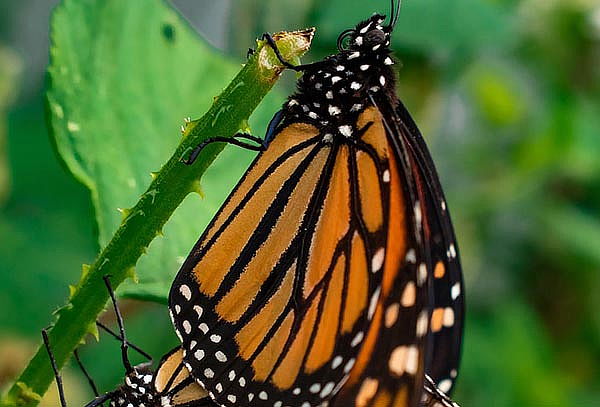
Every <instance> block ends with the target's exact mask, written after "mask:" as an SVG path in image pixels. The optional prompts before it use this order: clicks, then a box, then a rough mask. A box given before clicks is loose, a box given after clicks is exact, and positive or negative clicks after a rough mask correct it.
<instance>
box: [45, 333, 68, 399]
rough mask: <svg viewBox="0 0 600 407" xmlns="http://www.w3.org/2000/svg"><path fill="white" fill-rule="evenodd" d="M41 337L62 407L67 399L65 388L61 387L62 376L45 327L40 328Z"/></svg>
mask: <svg viewBox="0 0 600 407" xmlns="http://www.w3.org/2000/svg"><path fill="white" fill-rule="evenodd" d="M42 338H43V339H44V345H45V346H46V352H48V357H49V358H50V364H51V365H52V370H54V378H55V379H56V387H58V397H59V398H60V405H61V406H62V407H67V401H66V400H65V389H64V388H63V383H62V377H61V376H60V373H59V371H58V367H57V366H56V359H54V354H53V353H52V349H51V348H50V340H49V339H48V332H47V331H46V330H45V329H42Z"/></svg>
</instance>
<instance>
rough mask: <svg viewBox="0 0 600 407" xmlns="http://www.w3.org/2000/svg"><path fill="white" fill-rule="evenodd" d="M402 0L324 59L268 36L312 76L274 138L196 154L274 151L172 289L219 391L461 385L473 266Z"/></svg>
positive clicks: (399, 401) (349, 392) (320, 393)
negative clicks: (402, 41) (404, 90)
mask: <svg viewBox="0 0 600 407" xmlns="http://www.w3.org/2000/svg"><path fill="white" fill-rule="evenodd" d="M399 7H400V2H398V3H395V2H394V1H393V0H392V9H391V10H392V12H391V16H390V20H389V23H387V25H384V21H385V17H384V16H383V15H379V14H375V15H373V16H372V17H371V18H369V19H367V20H365V21H363V22H361V23H359V24H358V25H357V26H356V27H355V28H353V29H350V30H346V31H344V32H343V33H342V34H341V35H340V36H339V39H338V48H339V52H338V53H337V54H336V55H333V56H330V57H328V58H326V59H324V60H322V61H318V62H314V63H311V64H306V65H300V66H294V65H291V64H289V63H288V62H286V61H285V60H284V59H283V58H282V57H281V54H280V53H279V52H278V50H277V47H276V44H275V43H274V41H273V40H272V38H271V37H270V36H268V35H265V36H264V39H265V40H266V41H267V42H268V43H269V44H270V45H271V47H272V48H273V50H274V51H275V53H276V55H277V56H278V57H279V59H280V60H281V62H282V63H283V64H285V65H286V66H287V67H289V68H291V69H293V70H295V71H298V72H302V76H301V78H300V79H299V81H298V88H297V91H296V92H295V93H294V94H293V95H292V96H290V97H289V98H288V100H287V102H286V103H285V104H284V106H283V108H282V109H281V110H280V111H279V112H278V113H276V114H275V116H274V117H273V120H272V121H271V124H270V125H269V128H268V131H267V135H266V137H265V138H264V140H261V139H258V138H255V137H252V136H249V135H243V134H239V135H236V136H237V137H236V136H234V138H233V139H227V138H223V137H215V138H213V139H209V140H207V141H205V142H204V143H203V144H202V145H200V146H198V148H197V149H196V150H195V151H193V152H192V154H191V155H190V157H189V159H188V160H187V163H188V164H192V163H193V162H194V160H195V159H196V157H197V156H198V154H199V153H200V151H201V150H202V148H203V147H204V146H205V145H206V144H208V143H211V142H223V141H228V140H229V142H231V143H232V144H236V145H238V146H245V147H248V148H251V149H254V150H259V151H260V152H259V154H258V155H257V157H256V159H255V160H254V162H253V164H252V165H251V166H250V168H249V169H248V171H247V172H246V173H245V175H244V176H243V178H242V179H241V181H240V182H239V183H238V185H237V186H236V188H235V189H234V191H233V192H232V193H231V195H230V196H229V198H228V199H227V200H226V202H225V203H224V205H223V206H222V207H221V209H220V210H219V212H218V213H217V215H216V216H215V218H214V219H213V220H212V222H211V224H210V225H209V227H208V228H207V229H206V231H205V232H204V233H203V235H202V236H201V237H200V239H199V240H198V242H197V243H196V245H195V246H194V248H193V249H192V251H191V253H190V255H189V256H188V258H187V259H186V261H185V262H184V264H183V265H182V268H181V269H180V271H179V273H178V275H177V277H176V278H175V281H174V283H173V285H172V287H171V291H170V295H169V309H170V312H171V318H172V320H173V323H174V326H175V329H176V332H177V334H178V335H179V337H180V339H181V342H182V348H183V361H184V363H185V365H186V367H187V368H188V369H189V371H190V372H191V375H192V376H193V377H194V378H195V379H196V381H197V382H198V383H200V384H201V385H202V387H203V388H205V389H206V390H207V391H208V394H209V395H210V397H211V399H213V400H214V401H215V402H216V403H217V404H218V405H220V406H227V407H229V406H238V405H252V406H256V407H281V406H301V407H309V406H325V405H335V406H357V407H367V406H377V407H386V406H397V407H403V406H416V405H418V403H420V402H421V398H422V397H423V396H424V392H425V393H426V394H425V396H427V394H433V393H432V391H433V388H436V386H437V388H439V390H440V391H441V392H449V391H450V390H451V388H452V386H453V383H454V380H455V378H456V376H457V369H458V363H459V356H460V344H461V339H462V326H463V319H464V297H463V283H462V272H461V266H460V262H459V258H458V252H457V245H456V241H455V236H454V231H453V227H452V223H451V220H450V215H449V212H448V208H447V206H446V201H445V198H444V194H443V192H442V189H441V185H440V182H439V180H438V176H437V174H436V170H435V167H434V165H433V161H432V159H431V157H430V155H429V153H428V150H427V147H426V145H425V142H424V140H423V138H422V136H421V134H420V132H419V130H418V129H417V127H416V125H415V123H414V121H413V120H412V118H411V117H410V115H409V114H408V112H407V110H406V109H405V108H404V106H403V105H402V103H401V102H400V101H399V100H398V98H397V96H396V93H395V74H394V71H393V69H392V65H394V60H393V58H392V57H391V50H390V48H389V45H390V37H391V33H392V31H393V29H394V26H395V24H396V22H397V19H398V13H399ZM346 44H347V46H346ZM241 138H245V139H246V140H253V141H257V142H258V143H259V145H258V146H254V145H252V144H249V143H247V142H246V141H240V140H238V139H241ZM426 374H427V375H429V376H430V377H431V380H432V383H433V384H432V385H433V388H432V387H431V385H430V386H429V387H427V386H425V377H426ZM430 399H431V397H430ZM435 400H436V399H435V398H434V401H435ZM434 401H432V402H434Z"/></svg>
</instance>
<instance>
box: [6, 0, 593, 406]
mask: <svg viewBox="0 0 600 407" xmlns="http://www.w3.org/2000/svg"><path fill="white" fill-rule="evenodd" d="M57 3H58V2H57V1H50V0H22V1H20V2H9V1H2V2H0V310H1V312H0V386H1V387H2V388H4V387H5V386H7V385H9V384H10V381H11V379H12V378H14V375H15V374H17V373H18V372H19V371H20V370H21V369H22V367H23V366H24V364H25V363H26V361H27V358H28V357H29V356H30V355H31V353H32V352H33V351H34V349H35V346H36V344H37V343H38V342H39V331H40V329H41V328H43V327H44V326H46V325H48V324H49V323H50V322H51V320H52V317H51V313H52V311H54V310H55V309H57V308H58V307H59V306H61V305H63V304H64V302H65V299H66V297H67V295H68V288H67V286H68V284H72V283H74V282H76V281H77V280H78V278H79V275H80V270H81V264H82V263H90V262H91V261H93V259H94V257H95V254H96V252H97V251H98V243H97V242H98V237H97V226H96V222H95V220H94V214H93V211H92V206H91V203H90V198H89V193H88V192H87V190H86V189H85V188H84V187H83V186H82V185H81V184H79V183H78V182H77V181H75V180H74V178H73V177H72V176H71V175H70V174H69V173H68V171H66V169H65V168H64V166H62V165H61V163H60V161H59V160H58V159H57V156H56V154H55V151H54V149H53V146H52V143H51V141H50V138H49V136H48V131H47V126H46V118H45V114H44V98H43V94H44V86H45V80H44V72H45V69H46V66H47V63H48V47H49V36H48V33H49V18H50V12H51V9H52V7H54V6H55V5H56V4H57ZM404 3H405V4H404V8H403V11H402V14H401V17H400V20H399V23H398V29H397V33H396V37H395V40H394V44H393V47H394V49H395V51H396V56H397V57H398V58H399V59H400V60H401V61H402V64H401V65H402V66H401V68H400V69H399V95H400V97H401V98H402V99H403V100H404V102H405V104H406V105H407V106H408V107H409V110H411V111H412V113H413V115H414V116H415V119H416V121H417V123H419V125H420V127H421V129H422V130H423V132H424V133H425V136H426V138H427V140H428V142H429V145H430V147H431V150H432V154H433V156H434V159H435V161H436V163H437V166H438V169H439V172H440V176H441V178H442V182H443V184H444V187H445V190H446V193H447V198H448V203H449V206H450V208H451V210H452V214H453V218H454V222H455V226H456V231H457V236H458V239H459V244H460V249H461V257H462V261H463V266H464V272H465V279H466V284H467V301H468V302H467V307H468V308H467V311H468V317H467V327H466V333H465V343H464V358H463V364H462V369H461V374H460V379H459V381H458V387H457V392H456V395H455V398H456V399H457V400H458V401H460V402H461V404H462V405H464V406H596V405H599V403H600V401H599V400H600V312H599V311H598V310H599V309H600V272H599V271H600V216H599V215H600V1H598V0H454V1H452V2H441V1H439V0H405V2H404ZM172 7H176V8H177V9H178V10H179V11H180V12H181V13H182V15H183V16H184V17H185V18H187V19H188V21H189V23H190V24H191V25H193V26H194V27H195V28H196V29H197V30H198V31H199V32H200V33H201V35H202V36H203V37H204V38H205V39H206V40H207V41H208V42H209V43H211V44H212V45H213V46H214V47H216V48H218V49H220V50H221V51H220V52H221V53H222V54H224V55H225V58H227V59H229V60H230V62H232V63H237V64H241V63H243V62H244V59H245V54H246V50H247V48H248V47H252V46H254V38H256V37H257V36H259V35H260V34H261V33H263V32H265V31H277V30H281V29H296V28H301V27H306V26H316V27H317V29H318V31H317V36H316V38H315V42H314V46H313V48H312V49H311V51H310V53H309V55H308V56H307V57H305V59H304V60H305V61H308V60H313V59H320V58H322V57H324V56H325V55H327V54H328V53H331V52H333V51H334V50H335V40H336V38H337V33H339V32H340V31H342V30H343V29H345V28H348V27H350V26H352V25H353V24H354V23H355V22H357V21H358V20H360V19H362V18H364V17H367V16H369V15H370V14H371V13H372V12H374V11H384V12H387V10H388V2H387V1H384V0H381V1H365V0H362V1H359V0H343V1H342V0H331V1H327V2H324V1H317V0H293V1H292V0H279V1H274V0H263V1H261V2H256V1H250V0H238V1H226V0H221V1H219V2H214V1H210V0H202V1H200V0H188V1H181V0H180V1H175V2H174V4H172ZM143 12H144V10H143V9H140V13H143ZM109 62H110V61H107V63H109ZM207 80H210V78H207ZM293 82H294V75H293V74H291V73H288V74H286V76H285V77H284V79H283V80H282V81H280V83H279V84H278V85H277V87H276V89H275V90H274V92H273V94H272V95H271V96H272V98H271V100H272V99H274V100H275V101H276V102H277V103H281V102H282V101H283V100H284V97H285V95H286V94H288V93H289V92H290V91H291V90H292V89H293ZM198 92H201V89H199V90H198ZM201 95H202V94H201ZM213 96H214V95H213V94H206V95H202V97H205V98H206V99H207V100H211V98H212V97H213ZM151 113H152V114H156V112H151ZM201 113H202V112H196V113H195V117H198V116H200V115H201ZM149 114H150V113H149ZM186 115H187V113H186V112H182V113H181V117H184V116H186ZM263 115H264V114H263ZM264 121H265V120H264V119H262V118H261V119H257V123H259V126H256V125H255V126H254V127H253V128H254V132H255V133H256V134H261V133H262V132H263V128H264ZM172 133H173V134H172V135H165V137H170V136H172V137H174V138H177V137H178V134H177V129H176V128H174V129H173V131H172ZM237 151H238V150H234V151H233V152H229V151H228V152H227V153H229V154H237ZM167 155H168V153H167ZM247 158H248V157H247ZM247 158H245V159H246V160H247ZM244 162H247V161H244ZM226 168H227V167H221V169H220V171H219V172H217V173H214V174H213V182H217V183H218V182H220V180H221V178H222V179H223V181H222V182H223V183H225V184H226V185H230V184H231V183H232V182H234V181H235V180H232V179H231V178H232V177H233V178H235V177H236V176H237V174H238V173H237V172H236V173H234V174H230V173H227V171H226ZM220 177H221V178H220ZM215 180H216V181H215ZM204 190H205V193H206V194H207V195H209V194H210V193H211V189H210V185H204ZM198 234H200V230H198ZM168 237H169V236H168V235H167V237H166V238H168ZM175 271H176V269H174V270H173V271H172V272H173V273H175ZM123 310H124V313H125V317H126V324H127V329H128V333H129V336H130V338H131V340H132V341H134V342H136V343H137V344H139V345H140V346H142V347H144V348H145V349H147V350H149V351H150V352H151V353H152V354H153V355H155V357H156V358H159V357H160V355H161V354H162V353H164V352H165V351H166V350H168V349H170V347H171V346H173V345H174V344H175V343H176V339H175V337H174V335H173V333H172V328H171V325H170V322H169V321H168V316H167V312H166V308H165V307H164V305H160V304H151V303H141V302H134V301H126V302H124V304H123ZM105 318H106V320H107V321H108V322H113V321H112V319H111V316H110V315H108V316H106V317H105ZM149 326H150V327H151V328H150V329H151V332H152V334H151V335H149V334H148V331H149ZM102 339H103V340H102V341H101V342H100V343H99V344H90V345H86V346H85V347H84V348H83V349H82V350H81V354H82V357H83V359H84V361H85V362H86V364H87V366H88V367H89V369H90V370H91V372H92V375H93V376H94V378H95V379H96V380H97V382H98V384H99V386H100V388H101V389H103V390H109V389H112V388H113V387H114V386H115V385H116V384H117V383H119V381H120V378H121V377H122V374H123V372H122V368H121V367H120V366H121V365H120V362H119V352H118V343H116V342H115V341H113V340H110V339H109V338H106V337H103V338H102ZM66 376H67V390H68V397H69V399H70V401H71V405H80V404H81V403H82V402H83V401H84V400H87V399H89V398H91V395H90V393H89V391H88V390H87V388H86V387H85V385H84V384H85V383H84V380H83V378H82V377H81V375H80V374H79V373H78V372H77V371H76V370H75V369H74V368H73V367H68V368H67V370H66ZM46 403H47V404H46V405H48V406H55V405H56V401H53V400H51V399H50V400H48V401H47V402H46Z"/></svg>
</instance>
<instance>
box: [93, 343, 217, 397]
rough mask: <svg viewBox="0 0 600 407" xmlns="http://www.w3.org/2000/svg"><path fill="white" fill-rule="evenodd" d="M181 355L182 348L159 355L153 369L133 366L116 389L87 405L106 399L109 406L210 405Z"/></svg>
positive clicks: (146, 366)
mask: <svg viewBox="0 0 600 407" xmlns="http://www.w3.org/2000/svg"><path fill="white" fill-rule="evenodd" d="M182 358H183V351H182V349H181V348H175V349H173V350H172V351H171V352H169V353H167V354H166V355H165V356H164V357H163V358H162V360H161V362H160V364H159V366H158V369H157V370H156V371H155V372H154V371H153V370H152V369H151V367H150V363H144V364H141V365H138V366H136V367H134V368H133V369H132V371H131V372H130V373H128V374H127V376H125V381H124V383H123V384H122V385H121V386H120V387H119V388H118V389H116V390H115V391H112V392H110V393H106V394H104V395H103V396H100V397H97V398H96V399H95V400H94V401H92V402H90V403H88V404H87V405H86V407H96V406H99V405H102V403H103V402H107V401H108V402H109V406H110V407H202V406H213V405H214V404H213V403H212V402H211V401H210V399H209V397H208V394H207V393H206V391H205V390H204V389H203V388H202V387H200V386H199V385H198V384H197V383H196V382H195V381H194V379H193V378H192V377H191V376H190V374H189V370H188V369H187V368H186V367H185V366H184V363H183V360H182Z"/></svg>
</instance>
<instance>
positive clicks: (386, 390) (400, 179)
mask: <svg viewBox="0 0 600 407" xmlns="http://www.w3.org/2000/svg"><path fill="white" fill-rule="evenodd" d="M367 111H368V112H370V115H371V116H372V117H373V119H372V120H373V121H375V122H379V126H377V129H378V132H377V133H376V134H375V135H373V136H374V137H376V138H377V139H378V140H379V144H382V145H384V146H385V149H386V150H387V151H388V152H389V153H388V167H389V173H388V175H387V177H386V178H387V179H388V184H389V190H390V192H389V205H388V210H389V223H388V231H387V233H388V238H387V249H386V259H385V264H384V275H383V282H382V295H381V297H380V301H379V303H378V304H377V307H376V311H375V315H374V317H373V321H372V324H371V326H370V329H369V332H368V334H367V337H366V340H365V342H364V344H363V347H362V348H361V352H360V354H359V357H358V360H357V363H356V364H355V366H354V368H353V370H352V371H351V373H350V376H349V379H348V381H347V382H346V384H345V385H344V387H343V388H342V390H341V392H340V394H339V395H338V396H337V397H336V398H335V401H334V405H336V406H337V405H339V406H345V405H353V406H357V407H367V406H377V407H386V406H398V407H403V406H416V405H417V404H418V402H419V400H420V399H421V395H422V389H423V380H424V375H425V366H426V361H427V360H428V355H427V350H428V347H427V344H428V320H429V310H430V299H431V295H432V293H431V290H432V286H431V281H430V279H429V278H428V277H427V267H428V266H427V265H428V263H429V261H428V258H427V256H428V252H429V249H428V243H427V241H426V240H425V239H424V228H423V224H422V217H421V216H420V215H419V213H421V204H420V202H421V200H420V195H422V191H420V190H419V187H418V186H419V185H418V182H419V178H418V177H419V174H418V172H415V168H416V167H415V165H414V164H415V163H414V161H413V160H412V158H411V156H410V154H409V150H407V148H406V146H405V145H404V142H403V140H402V139H398V138H395V134H396V133H394V129H393V128H392V127H391V126H390V123H388V121H387V120H386V118H385V116H383V115H382V112H381V111H380V110H379V109H378V108H376V107H371V108H369V109H367ZM391 125H392V126H393V125H394V123H393V122H392V124H391ZM362 141H364V142H367V143H368V140H365V138H364V137H363V140H362Z"/></svg>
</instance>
